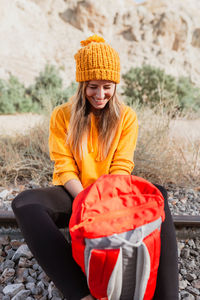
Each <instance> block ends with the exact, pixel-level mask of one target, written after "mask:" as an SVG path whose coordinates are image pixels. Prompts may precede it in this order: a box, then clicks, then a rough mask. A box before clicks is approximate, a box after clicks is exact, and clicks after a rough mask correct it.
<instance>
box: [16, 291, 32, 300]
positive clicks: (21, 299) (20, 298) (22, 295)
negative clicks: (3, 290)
mask: <svg viewBox="0 0 200 300" xmlns="http://www.w3.org/2000/svg"><path fill="white" fill-rule="evenodd" d="M30 293H31V292H30V291H28V290H22V291H20V292H19V293H17V295H15V296H14V297H13V298H12V299H11V300H26V299H27V297H28V296H29V295H30Z"/></svg>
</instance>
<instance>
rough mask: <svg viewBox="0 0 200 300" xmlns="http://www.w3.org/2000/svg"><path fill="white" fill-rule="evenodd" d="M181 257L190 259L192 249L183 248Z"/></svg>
mask: <svg viewBox="0 0 200 300" xmlns="http://www.w3.org/2000/svg"><path fill="white" fill-rule="evenodd" d="M181 257H183V258H189V257H190V249H189V248H183V249H182V250H181Z"/></svg>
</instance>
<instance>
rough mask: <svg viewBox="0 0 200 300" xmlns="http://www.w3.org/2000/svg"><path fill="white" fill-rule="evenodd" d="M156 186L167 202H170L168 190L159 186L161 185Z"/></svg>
mask: <svg viewBox="0 0 200 300" xmlns="http://www.w3.org/2000/svg"><path fill="white" fill-rule="evenodd" d="M154 185H155V186H156V187H157V189H159V191H160V192H161V193H162V195H163V198H164V200H165V202H168V196H167V190H166V189H165V188H164V187H163V186H162V185H159V184H154Z"/></svg>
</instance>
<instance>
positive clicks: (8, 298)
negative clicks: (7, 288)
mask: <svg viewBox="0 0 200 300" xmlns="http://www.w3.org/2000/svg"><path fill="white" fill-rule="evenodd" d="M0 299H1V298H0ZM2 300H10V296H8V295H5V296H3V297H2Z"/></svg>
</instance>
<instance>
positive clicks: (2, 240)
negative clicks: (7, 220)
mask: <svg viewBox="0 0 200 300" xmlns="http://www.w3.org/2000/svg"><path fill="white" fill-rule="evenodd" d="M9 242H10V239H9V237H8V236H7V235H5V236H1V237H0V248H2V246H6V245H8V244H9Z"/></svg>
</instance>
